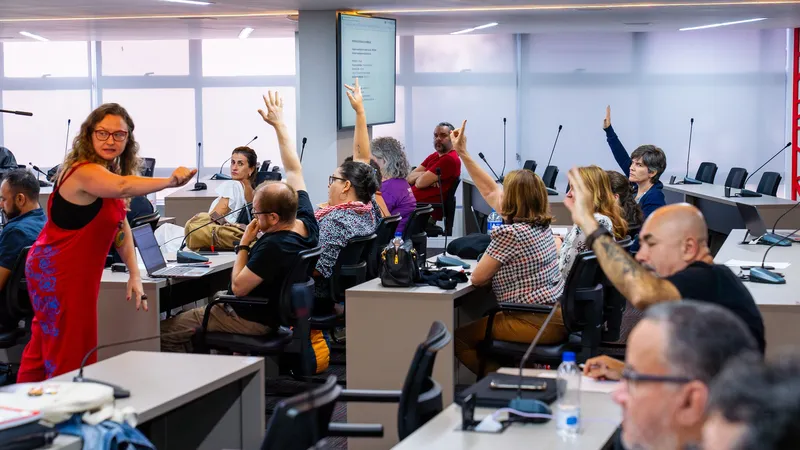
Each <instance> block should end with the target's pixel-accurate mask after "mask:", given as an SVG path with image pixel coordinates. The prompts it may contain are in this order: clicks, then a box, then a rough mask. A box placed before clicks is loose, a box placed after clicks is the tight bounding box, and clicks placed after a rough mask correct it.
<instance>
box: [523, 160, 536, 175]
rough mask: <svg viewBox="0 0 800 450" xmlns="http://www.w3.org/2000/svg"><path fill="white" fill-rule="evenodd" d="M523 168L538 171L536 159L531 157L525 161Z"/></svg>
mask: <svg viewBox="0 0 800 450" xmlns="http://www.w3.org/2000/svg"><path fill="white" fill-rule="evenodd" d="M522 168H523V169H528V170H530V171H531V172H536V161H534V160H532V159H529V160H527V161H525V164H523V165H522Z"/></svg>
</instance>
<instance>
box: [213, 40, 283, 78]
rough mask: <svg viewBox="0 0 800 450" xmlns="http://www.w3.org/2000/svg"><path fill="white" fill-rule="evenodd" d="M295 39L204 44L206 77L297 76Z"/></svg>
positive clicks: (228, 41)
mask: <svg viewBox="0 0 800 450" xmlns="http://www.w3.org/2000/svg"><path fill="white" fill-rule="evenodd" d="M294 55H295V41H294V37H291V38H270V39H207V40H203V76H257V75H294V74H295V71H296V68H295V56H294Z"/></svg>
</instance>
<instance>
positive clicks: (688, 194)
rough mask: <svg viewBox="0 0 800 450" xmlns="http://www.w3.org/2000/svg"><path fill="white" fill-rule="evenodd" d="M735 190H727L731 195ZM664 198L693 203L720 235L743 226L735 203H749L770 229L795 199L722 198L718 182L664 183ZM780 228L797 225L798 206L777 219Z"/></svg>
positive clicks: (799, 217)
mask: <svg viewBox="0 0 800 450" xmlns="http://www.w3.org/2000/svg"><path fill="white" fill-rule="evenodd" d="M739 191H740V190H739V189H731V195H735V194H736V193H738V192H739ZM664 198H665V199H666V201H667V204H672V203H683V202H686V203H690V204H692V205H694V206H696V207H697V208H698V209H699V210H700V211H701V212H702V213H703V216H705V218H706V222H707V223H708V229H709V230H712V231H716V232H718V233H722V234H726V235H727V234H730V232H731V230H734V229H738V228H745V224H744V221H743V220H742V217H741V215H740V214H739V210H738V208H737V207H736V204H737V203H744V204H748V205H753V206H755V207H756V209H758V213H759V214H760V215H761V218H762V219H764V222H765V223H766V224H767V225H768V226H769V227H770V228H771V227H772V224H773V223H775V221H776V220H778V218H779V217H780V216H781V215H782V214H783V213H785V212H786V211H788V210H789V209H790V208H792V207H793V206H794V205H796V204H797V202H794V201H792V200H788V199H785V198H780V197H772V196H769V195H764V196H761V197H733V196H732V197H725V186H723V185H720V184H708V183H703V184H665V185H664ZM780 226H781V227H783V228H792V229H795V228H798V227H800V208H797V209H795V210H794V211H792V212H791V213H789V214H787V215H786V217H784V218H783V219H781V222H780Z"/></svg>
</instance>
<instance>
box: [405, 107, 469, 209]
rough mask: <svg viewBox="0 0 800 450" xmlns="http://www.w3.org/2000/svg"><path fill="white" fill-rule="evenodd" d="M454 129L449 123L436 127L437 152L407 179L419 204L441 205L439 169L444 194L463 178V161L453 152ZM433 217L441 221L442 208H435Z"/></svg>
mask: <svg viewBox="0 0 800 450" xmlns="http://www.w3.org/2000/svg"><path fill="white" fill-rule="evenodd" d="M454 129H455V128H454V127H453V125H451V124H449V123H447V122H442V123H440V124H439V125H437V126H436V128H435V129H434V130H433V148H434V149H435V150H436V151H435V152H433V153H431V154H430V155H429V156H428V157H427V158H425V161H422V164H420V165H419V166H417V168H416V169H414V170H413V171H412V172H411V173H409V174H408V177H407V178H406V181H408V184H409V185H411V192H413V193H414V198H416V199H417V202H419V203H441V199H440V198H439V185H437V184H436V169H437V168H439V169H441V178H442V192H444V193H445V194H446V193H447V192H448V191H449V190H450V188H451V187H452V186H453V183H455V181H456V180H457V179H458V177H460V176H461V160H460V159H459V158H458V154H457V153H456V152H455V151H454V150H453V143H452V142H450V132H451V131H453V130H454ZM432 217H433V219H435V220H441V218H442V210H441V208H435V209H434V210H433V215H432Z"/></svg>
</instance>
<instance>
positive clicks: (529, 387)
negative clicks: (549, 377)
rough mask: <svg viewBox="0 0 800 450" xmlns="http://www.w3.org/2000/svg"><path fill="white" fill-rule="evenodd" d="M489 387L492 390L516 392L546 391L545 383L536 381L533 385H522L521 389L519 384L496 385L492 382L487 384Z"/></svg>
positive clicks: (495, 382)
mask: <svg viewBox="0 0 800 450" xmlns="http://www.w3.org/2000/svg"><path fill="white" fill-rule="evenodd" d="M489 387H490V388H492V389H509V390H515V391H516V390H517V389H522V390H523V391H544V390H545V389H547V382H546V381H537V382H535V383H533V384H523V385H522V386H521V387H520V385H519V384H505V383H498V382H497V381H492V382H491V383H489Z"/></svg>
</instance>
